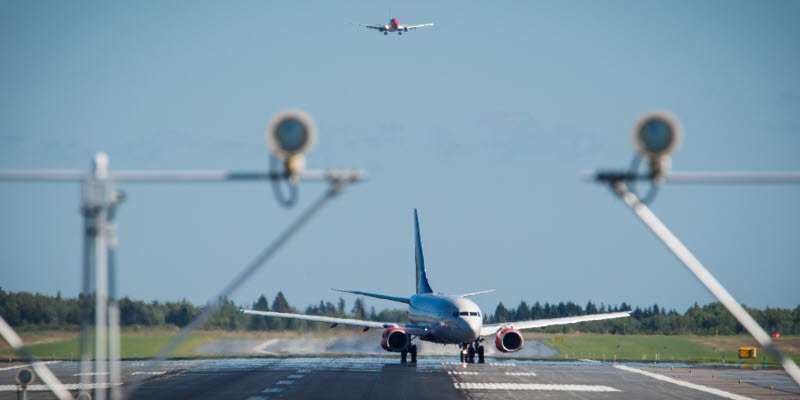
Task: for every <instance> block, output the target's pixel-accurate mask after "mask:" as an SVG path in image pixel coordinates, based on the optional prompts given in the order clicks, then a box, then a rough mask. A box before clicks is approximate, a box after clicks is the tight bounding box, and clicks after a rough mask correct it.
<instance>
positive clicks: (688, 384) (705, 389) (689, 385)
mask: <svg viewBox="0 0 800 400" xmlns="http://www.w3.org/2000/svg"><path fill="white" fill-rule="evenodd" d="M614 368H617V369H621V370H623V371H628V372H633V373H637V374H641V375H644V376H649V377H651V378H653V379H658V380H660V381H664V382H669V383H674V384H676V385H678V386H683V387H686V388H690V389H695V390H699V391H701V392H706V393H711V394H715V395H717V396H720V397H724V398H726V399H731V400H753V399H751V398H750V397H745V396H741V395H738V394H733V393H730V392H726V391H724V390H719V389H715V388H712V387H708V386H703V385H698V384H696V383H691V382H686V381H681V380H678V379H674V378H670V377H668V376H666V375H661V374H656V373H653V372H649V371H644V370H641V369H638V368H631V367H628V366H625V365H615V366H614Z"/></svg>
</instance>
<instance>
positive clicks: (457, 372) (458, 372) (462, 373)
mask: <svg viewBox="0 0 800 400" xmlns="http://www.w3.org/2000/svg"><path fill="white" fill-rule="evenodd" d="M447 373H448V374H450V375H478V373H477V372H475V371H447Z"/></svg>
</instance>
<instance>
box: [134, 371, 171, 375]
mask: <svg viewBox="0 0 800 400" xmlns="http://www.w3.org/2000/svg"><path fill="white" fill-rule="evenodd" d="M166 373H167V371H134V372H132V373H131V375H161V374H166Z"/></svg>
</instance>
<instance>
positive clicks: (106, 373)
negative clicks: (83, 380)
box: [72, 372, 108, 376]
mask: <svg viewBox="0 0 800 400" xmlns="http://www.w3.org/2000/svg"><path fill="white" fill-rule="evenodd" d="M96 375H108V372H81V373H77V374H74V375H72V376H96Z"/></svg>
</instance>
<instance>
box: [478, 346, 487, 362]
mask: <svg viewBox="0 0 800 400" xmlns="http://www.w3.org/2000/svg"><path fill="white" fill-rule="evenodd" d="M477 353H478V364H483V363H485V362H486V358H484V356H483V354H484V349H483V346H478V349H477Z"/></svg>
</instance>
